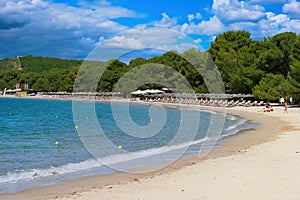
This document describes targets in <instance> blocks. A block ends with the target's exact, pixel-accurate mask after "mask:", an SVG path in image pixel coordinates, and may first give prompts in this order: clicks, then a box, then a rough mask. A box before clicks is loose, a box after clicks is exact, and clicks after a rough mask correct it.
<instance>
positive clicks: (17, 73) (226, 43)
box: [0, 31, 300, 100]
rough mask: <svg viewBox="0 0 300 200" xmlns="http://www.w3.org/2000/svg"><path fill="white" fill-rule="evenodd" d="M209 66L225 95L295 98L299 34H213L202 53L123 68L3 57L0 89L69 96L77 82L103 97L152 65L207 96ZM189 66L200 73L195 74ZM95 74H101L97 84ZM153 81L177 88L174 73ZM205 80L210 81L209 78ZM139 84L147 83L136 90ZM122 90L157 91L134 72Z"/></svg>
mask: <svg viewBox="0 0 300 200" xmlns="http://www.w3.org/2000/svg"><path fill="white" fill-rule="evenodd" d="M208 55H210V57H211V59H209V58H208ZM212 61H213V62H214V63H215V64H216V66H217V67H218V69H219V71H220V73H221V76H222V79H223V82H224V86H225V90H226V93H246V94H248V93H251V94H254V95H255V96H256V97H257V98H259V99H269V100H276V99H279V98H280V97H284V98H287V97H289V96H293V97H294V98H295V99H299V98H300V89H299V88H300V35H297V34H295V33H292V32H285V33H280V34H277V35H275V36H273V37H269V38H264V39H263V40H254V39H252V38H251V35H250V33H249V32H247V31H228V32H225V33H223V34H220V35H218V36H217V37H216V39H215V41H214V42H212V43H211V47H210V48H209V49H208V50H207V52H205V53H203V52H200V51H197V50H196V49H190V50H188V51H186V52H184V53H183V54H179V53H177V52H167V53H165V54H164V55H162V56H155V57H152V58H149V59H145V58H136V59H133V60H131V61H130V62H129V63H128V64H126V63H123V62H121V61H119V60H112V61H108V62H106V63H102V62H95V61H93V62H90V63H88V64H86V63H85V64H84V65H85V67H81V68H80V66H81V65H82V63H83V61H82V60H65V59H56V58H45V57H35V56H32V55H29V56H24V57H17V58H6V59H3V60H0V89H3V88H13V87H14V85H15V84H16V83H21V85H23V84H25V83H27V84H28V85H29V87H30V88H31V89H33V90H35V91H68V92H71V91H72V90H73V85H74V82H75V78H76V77H77V83H78V87H77V90H78V91H80V90H82V91H105V92H109V91H113V90H114V89H116V86H117V87H119V86H118V85H117V82H118V81H119V80H120V78H121V77H123V76H124V74H126V73H127V72H129V71H130V70H132V69H134V68H135V67H137V66H142V65H149V64H151V63H155V64H157V65H164V66H171V67H172V68H173V69H174V70H176V71H178V72H180V73H181V74H182V75H183V76H184V77H185V79H186V80H188V82H189V83H190V85H191V86H192V87H193V89H194V90H195V91H196V92H201V93H205V92H208V88H207V86H206V84H205V83H206V82H209V84H213V82H214V81H213V79H211V80H204V79H203V75H204V74H206V75H207V74H213V71H212V70H211V67H212V64H211V63H213V62H212ZM194 66H196V67H197V68H198V70H199V69H200V73H199V71H198V70H196V69H195V67H194ZM79 69H80V71H79ZM88 69H89V70H88ZM91 69H92V70H91ZM102 69H105V71H104V70H102ZM147 73H148V72H146V74H147ZM98 74H102V76H101V80H100V81H98V80H99V77H98ZM159 76H160V78H161V79H166V80H168V81H169V82H171V83H172V85H171V87H178V86H179V85H182V84H183V83H179V82H177V81H176V80H178V78H176V75H175V74H171V75H170V74H168V73H162V72H160V73H159ZM129 77H130V76H129ZM210 77H212V78H213V77H214V75H212V76H210ZM141 79H143V80H147V81H148V82H149V83H147V84H145V85H142V86H140V85H137V82H138V81H139V80H141ZM91 80H92V81H91ZM89 81H90V82H91V84H90V85H89V83H88V82H89ZM85 82H86V83H85ZM98 82H99V83H98ZM79 83H84V84H82V85H84V86H85V87H82V88H81V87H80V86H79V85H80V84H79ZM95 84H96V87H95ZM125 85H126V87H125V88H131V87H133V86H137V87H139V89H147V88H149V87H151V88H160V87H162V86H163V85H161V84H155V83H151V79H149V78H147V77H145V76H142V75H141V74H140V73H139V74H138V76H134V75H131V78H130V80H126V84H125ZM123 89H124V88H123ZM128 92H129V91H128Z"/></svg>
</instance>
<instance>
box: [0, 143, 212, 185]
mask: <svg viewBox="0 0 300 200" xmlns="http://www.w3.org/2000/svg"><path fill="white" fill-rule="evenodd" d="M208 139H209V138H203V139H200V140H197V141H192V142H186V143H182V144H178V145H171V146H163V147H158V148H151V149H147V150H142V151H137V152H129V153H124V154H117V155H111V156H106V157H103V158H99V160H97V159H89V160H86V161H82V162H79V163H69V164H67V165H63V166H59V167H53V166H51V167H49V168H47V169H31V170H24V171H15V172H8V173H7V174H6V175H3V176H0V185H2V184H5V183H17V182H19V181H30V180H33V179H38V178H47V177H53V176H57V175H64V174H69V173H74V172H79V171H82V170H89V169H92V168H96V167H101V166H104V165H112V164H117V163H123V162H126V161H131V160H135V159H139V158H145V157H150V156H155V155H159V154H164V153H168V152H170V151H173V150H177V149H183V148H187V147H189V146H191V145H195V144H200V143H202V142H204V141H206V140H208Z"/></svg>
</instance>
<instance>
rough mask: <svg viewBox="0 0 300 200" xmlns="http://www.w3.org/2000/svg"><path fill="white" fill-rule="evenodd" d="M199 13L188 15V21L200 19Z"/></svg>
mask: <svg viewBox="0 0 300 200" xmlns="http://www.w3.org/2000/svg"><path fill="white" fill-rule="evenodd" d="M202 18H203V17H202V15H201V13H196V14H188V20H189V21H193V20H194V19H202Z"/></svg>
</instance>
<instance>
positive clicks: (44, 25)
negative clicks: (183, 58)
mask: <svg viewBox="0 0 300 200" xmlns="http://www.w3.org/2000/svg"><path fill="white" fill-rule="evenodd" d="M299 12H300V0H244V1H239V0H197V1H196V0H190V1H183V0H172V1H162V0H151V1H150V0H138V1H133V0H100V1H99V0H98V1H83V0H80V1H76V0H75V1H73V0H69V1H67V0H21V1H16V0H1V1H0V46H1V48H0V58H5V57H14V56H22V55H28V54H32V55H35V56H49V57H58V58H75V59H84V58H85V57H86V56H87V55H88V54H89V53H90V52H91V51H92V50H93V49H94V48H95V47H96V46H97V45H101V44H102V43H103V42H105V41H109V40H112V41H114V44H116V42H118V45H120V44H122V45H126V47H127V48H132V49H139V48H156V47H158V46H163V45H165V46H168V45H169V46H170V47H174V49H175V50H177V49H176V48H177V46H176V45H174V41H171V40H169V39H170V38H172V37H173V36H172V34H170V32H168V31H166V32H159V33H155V30H156V29H152V31H150V32H151V36H150V35H149V28H159V29H158V30H160V29H168V30H172V31H174V32H177V33H180V34H184V35H186V36H187V37H190V38H191V40H193V42H194V43H195V44H197V45H199V46H201V47H203V48H204V49H208V48H209V46H210V43H211V42H212V41H213V40H214V38H215V37H216V36H217V35H218V34H220V33H223V32H224V31H228V30H247V31H249V32H250V33H251V36H252V38H254V39H262V38H263V37H268V36H273V35H275V34H277V33H280V32H284V31H293V32H296V33H297V34H299V33H300V13H299ZM124 32H130V34H123V33H124ZM141 33H143V34H144V35H143V34H141ZM164 34H165V35H164ZM166 38H167V39H166ZM162 41H163V42H162ZM168 42H171V43H170V44H169V43H168ZM162 43H164V44H163V45H162ZM190 47H191V46H189V45H186V46H185V48H186V49H188V48H190ZM182 48H183V46H181V47H180V49H181V50H183V49H182Z"/></svg>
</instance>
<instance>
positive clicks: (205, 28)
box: [181, 16, 226, 35]
mask: <svg viewBox="0 0 300 200" xmlns="http://www.w3.org/2000/svg"><path fill="white" fill-rule="evenodd" d="M181 30H182V32H184V33H187V34H199V35H215V34H218V33H221V32H223V31H225V30H226V27H225V25H224V24H223V23H222V22H221V21H220V19H219V18H218V17H217V16H213V17H212V18H210V19H209V20H208V21H205V20H203V21H201V22H200V23H198V24H195V23H193V22H192V23H191V24H186V23H185V24H183V25H182V27H181Z"/></svg>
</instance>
